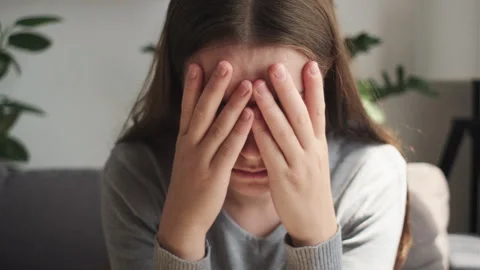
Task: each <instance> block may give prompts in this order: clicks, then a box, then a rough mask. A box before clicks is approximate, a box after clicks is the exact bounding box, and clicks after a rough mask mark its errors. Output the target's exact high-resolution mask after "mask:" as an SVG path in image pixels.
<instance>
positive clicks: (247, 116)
mask: <svg viewBox="0 0 480 270" xmlns="http://www.w3.org/2000/svg"><path fill="white" fill-rule="evenodd" d="M251 117H252V113H251V112H249V111H248V110H245V109H244V110H243V113H242V119H243V120H248V119H250V118H251Z"/></svg>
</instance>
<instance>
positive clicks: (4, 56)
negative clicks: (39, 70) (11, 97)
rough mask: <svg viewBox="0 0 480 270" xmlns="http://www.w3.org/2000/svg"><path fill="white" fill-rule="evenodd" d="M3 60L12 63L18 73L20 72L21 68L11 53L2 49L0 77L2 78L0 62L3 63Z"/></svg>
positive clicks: (0, 68) (0, 67) (0, 53)
mask: <svg viewBox="0 0 480 270" xmlns="http://www.w3.org/2000/svg"><path fill="white" fill-rule="evenodd" d="M7 59H8V60H7ZM5 61H8V62H9V63H10V64H12V66H13V68H14V69H15V71H16V72H17V74H18V75H20V74H22V69H21V68H20V65H19V64H18V62H17V60H16V59H15V57H13V55H12V54H11V53H9V52H8V51H2V52H0V79H1V78H2V75H1V70H2V64H3V63H2V62H5ZM7 68H8V67H7Z"/></svg>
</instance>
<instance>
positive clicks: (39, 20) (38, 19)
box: [14, 16, 61, 27]
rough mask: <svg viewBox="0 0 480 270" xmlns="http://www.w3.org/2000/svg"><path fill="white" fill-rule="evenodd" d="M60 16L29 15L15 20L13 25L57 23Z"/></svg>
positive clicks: (29, 25)
mask: <svg viewBox="0 0 480 270" xmlns="http://www.w3.org/2000/svg"><path fill="white" fill-rule="evenodd" d="M60 21H61V18H60V17H58V16H31V17H23V18H20V19H18V20H17V21H16V22H15V24H14V25H15V26H26V27H35V26H40V25H44V24H51V23H58V22H60Z"/></svg>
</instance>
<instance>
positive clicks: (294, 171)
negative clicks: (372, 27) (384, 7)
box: [102, 0, 409, 270]
mask: <svg viewBox="0 0 480 270" xmlns="http://www.w3.org/2000/svg"><path fill="white" fill-rule="evenodd" d="M348 65H349V64H348V57H347V53H346V49H345V46H344V44H343V39H342V37H341V35H340V33H339V30H338V26H337V22H336V18H335V14H334V5H333V3H332V2H331V1H330V0H172V1H171V2H170V5H169V7H168V11H167V17H166V22H165V26H164V30H163V33H162V36H161V38H160V41H159V42H158V46H157V49H156V53H155V60H154V64H153V67H152V69H151V77H150V79H149V80H147V82H148V83H147V85H146V87H145V91H144V92H143V93H142V94H141V95H140V97H139V99H138V100H137V102H136V104H135V106H134V108H133V110H132V112H131V115H130V119H131V120H132V122H133V123H132V124H131V125H130V126H129V127H128V128H127V129H126V131H125V133H124V134H123V136H122V137H121V138H120V139H119V141H118V143H117V145H116V146H115V148H114V149H113V151H112V153H111V156H110V158H109V160H108V161H107V163H106V165H105V171H104V178H103V181H102V201H103V203H102V213H103V226H104V231H105V236H106V243H107V247H108V250H109V255H110V260H111V265H112V268H113V269H136V270H142V269H166V270H173V269H175V270H186V269H189V270H190V269H206V270H210V269H240V270H243V269H282V268H284V269H312V270H320V269H322V270H324V269H362V270H363V269H379V270H384V269H392V268H399V267H400V266H401V264H402V262H403V261H404V259H405V256H406V254H407V250H408V247H409V233H408V227H407V224H408V223H407V221H406V207H407V185H406V172H405V168H406V167H405V160H404V159H403V158H402V156H401V154H400V153H399V152H398V151H397V150H396V148H395V147H394V146H393V145H392V144H394V140H393V139H392V137H390V136H389V135H388V134H387V133H386V132H385V131H384V130H383V129H382V128H381V127H379V126H378V125H376V124H374V123H372V122H371V121H370V119H369V118H368V116H367V115H366V113H365V111H364V109H363V108H362V104H361V101H360V98H359V95H358V93H357V90H356V89H355V84H354V80H353V79H352V76H351V73H350V70H349V66H348Z"/></svg>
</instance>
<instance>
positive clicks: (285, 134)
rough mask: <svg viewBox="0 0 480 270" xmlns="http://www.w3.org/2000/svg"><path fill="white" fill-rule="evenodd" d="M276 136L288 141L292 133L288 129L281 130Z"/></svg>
mask: <svg viewBox="0 0 480 270" xmlns="http://www.w3.org/2000/svg"><path fill="white" fill-rule="evenodd" d="M278 136H279V137H280V138H287V139H289V138H290V137H291V136H292V132H291V131H290V130H289V129H286V128H282V129H280V130H279V131H278Z"/></svg>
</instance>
